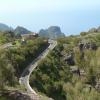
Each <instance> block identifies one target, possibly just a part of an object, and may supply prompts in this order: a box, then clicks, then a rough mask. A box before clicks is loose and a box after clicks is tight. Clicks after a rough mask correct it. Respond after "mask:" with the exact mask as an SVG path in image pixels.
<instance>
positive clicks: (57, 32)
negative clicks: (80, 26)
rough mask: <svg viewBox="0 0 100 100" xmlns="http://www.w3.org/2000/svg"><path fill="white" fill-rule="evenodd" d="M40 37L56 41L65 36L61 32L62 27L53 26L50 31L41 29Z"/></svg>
mask: <svg viewBox="0 0 100 100" xmlns="http://www.w3.org/2000/svg"><path fill="white" fill-rule="evenodd" d="M39 36H41V37H46V38H52V39H54V38H61V37H65V34H64V33H62V32H61V29H60V27H58V26H51V27H49V28H48V29H41V30H40V31H39Z"/></svg>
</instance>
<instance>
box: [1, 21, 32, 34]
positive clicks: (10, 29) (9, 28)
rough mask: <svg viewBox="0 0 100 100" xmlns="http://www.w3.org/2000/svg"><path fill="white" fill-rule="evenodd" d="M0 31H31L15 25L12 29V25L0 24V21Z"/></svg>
mask: <svg viewBox="0 0 100 100" xmlns="http://www.w3.org/2000/svg"><path fill="white" fill-rule="evenodd" d="M0 31H1V32H5V31H13V32H14V33H15V34H28V33H31V31H29V30H28V29H26V28H24V27H21V26H17V27H16V28H15V29H13V28H12V27H9V26H8V25H6V24H2V23H0Z"/></svg>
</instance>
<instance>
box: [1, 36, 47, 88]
mask: <svg viewBox="0 0 100 100" xmlns="http://www.w3.org/2000/svg"><path fill="white" fill-rule="evenodd" d="M47 46H48V43H47V42H46V41H44V39H42V38H34V40H27V43H26V44H22V45H21V46H18V47H17V46H16V47H11V48H7V49H2V50H0V90H1V89H4V88H5V87H6V86H11V87H15V86H16V85H18V77H19V76H20V74H21V73H22V72H23V70H24V69H25V67H26V66H28V64H29V63H31V62H32V61H33V60H34V59H35V58H36V57H37V56H38V55H39V54H40V53H41V52H42V51H43V50H44V49H45V48H46V47H47ZM8 73H9V74H8Z"/></svg>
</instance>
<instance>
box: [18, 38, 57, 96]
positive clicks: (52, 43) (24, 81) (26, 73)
mask: <svg viewBox="0 0 100 100" xmlns="http://www.w3.org/2000/svg"><path fill="white" fill-rule="evenodd" d="M48 42H49V44H50V45H49V47H48V48H47V49H45V50H44V51H43V52H42V53H41V54H40V55H39V56H38V57H37V58H36V59H35V60H34V61H33V62H32V63H31V64H30V65H29V66H28V67H27V68H26V69H25V70H24V72H23V73H22V75H21V77H20V78H19V83H20V84H21V85H22V86H24V87H25V88H26V90H27V92H28V93H33V94H35V95H37V93H36V92H35V91H34V90H33V89H32V87H31V86H30V84H29V78H30V75H31V73H32V72H33V71H34V69H35V68H36V67H37V65H38V63H39V62H40V61H41V60H42V59H43V58H45V57H46V56H47V55H48V53H49V51H50V50H53V49H54V47H55V46H56V45H57V41H54V40H49V41H48Z"/></svg>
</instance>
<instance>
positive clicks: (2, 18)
mask: <svg viewBox="0 0 100 100" xmlns="http://www.w3.org/2000/svg"><path fill="white" fill-rule="evenodd" d="M0 23H4V24H7V25H9V26H12V27H13V28H15V27H16V26H23V27H25V28H27V29H29V30H31V31H34V32H38V31H39V30H40V29H42V28H43V29H46V28H48V27H49V26H60V27H61V30H62V32H63V33H65V34H66V35H72V34H79V33H80V32H82V31H87V30H89V29H90V28H92V27H98V26H100V0H0Z"/></svg>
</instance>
